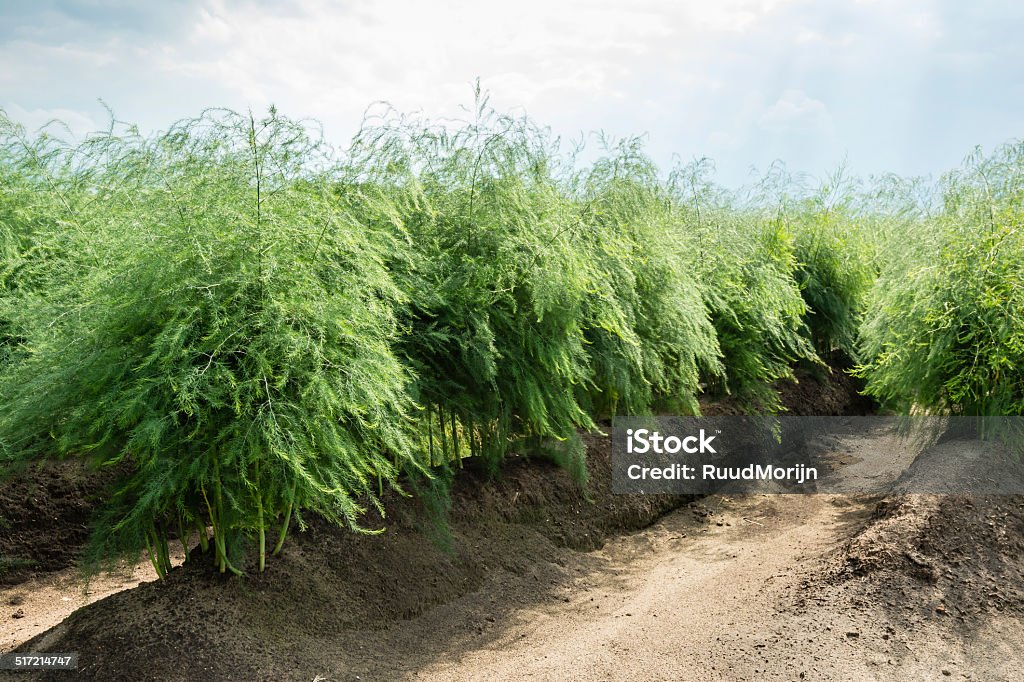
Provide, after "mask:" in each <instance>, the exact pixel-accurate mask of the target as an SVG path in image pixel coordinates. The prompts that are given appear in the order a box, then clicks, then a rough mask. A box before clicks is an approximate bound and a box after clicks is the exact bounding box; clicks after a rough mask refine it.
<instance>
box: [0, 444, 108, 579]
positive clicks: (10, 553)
mask: <svg viewBox="0 0 1024 682" xmlns="http://www.w3.org/2000/svg"><path fill="white" fill-rule="evenodd" d="M113 479H114V476H113V475H112V474H111V473H110V472H97V471H92V470H90V469H88V468H86V467H85V466H84V465H83V464H82V463H81V462H78V461H65V462H44V463H43V464H41V465H39V466H36V467H32V468H30V469H28V470H26V471H24V472H22V473H20V474H18V475H17V476H16V477H12V478H11V479H10V480H8V481H4V482H3V483H0V585H12V584H16V583H19V582H22V581H24V580H27V579H29V578H31V577H33V576H36V575H39V574H43V573H47V572H51V571H59V570H61V569H64V568H67V567H68V566H71V565H73V564H74V563H75V562H76V561H77V560H78V559H79V556H80V554H81V551H82V548H83V547H84V546H85V544H86V542H87V540H88V538H89V530H90V529H89V521H90V518H91V516H92V512H93V510H94V509H96V507H97V505H98V503H99V501H100V500H102V499H103V496H104V494H105V492H106V490H107V489H108V488H109V486H110V484H111V483H112V482H113Z"/></svg>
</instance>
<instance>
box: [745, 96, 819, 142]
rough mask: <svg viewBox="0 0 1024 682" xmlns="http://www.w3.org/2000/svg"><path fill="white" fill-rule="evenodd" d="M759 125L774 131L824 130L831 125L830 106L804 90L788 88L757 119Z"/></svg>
mask: <svg viewBox="0 0 1024 682" xmlns="http://www.w3.org/2000/svg"><path fill="white" fill-rule="evenodd" d="M757 124H758V126H759V127H761V128H763V129H764V130H767V131H769V132H774V133H784V132H790V131H794V130H802V131H807V132H810V131H824V130H827V129H828V128H830V127H831V117H830V116H829V113H828V107H826V106H825V103H824V102H822V101H821V100H817V99H814V98H813V97H809V96H808V95H807V93H806V92H804V91H802V90H786V91H785V92H783V93H782V96H781V97H779V99H778V100H777V101H776V102H775V103H774V104H772V105H770V106H769V107H767V108H766V109H765V110H764V113H762V114H761V116H760V117H759V118H758V119H757Z"/></svg>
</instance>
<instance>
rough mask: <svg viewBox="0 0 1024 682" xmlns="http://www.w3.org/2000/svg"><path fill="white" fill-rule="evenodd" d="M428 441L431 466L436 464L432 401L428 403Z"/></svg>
mask: <svg viewBox="0 0 1024 682" xmlns="http://www.w3.org/2000/svg"><path fill="white" fill-rule="evenodd" d="M427 443H428V446H429V447H428V449H427V452H428V453H429V456H430V466H434V415H433V414H431V412H430V403H427Z"/></svg>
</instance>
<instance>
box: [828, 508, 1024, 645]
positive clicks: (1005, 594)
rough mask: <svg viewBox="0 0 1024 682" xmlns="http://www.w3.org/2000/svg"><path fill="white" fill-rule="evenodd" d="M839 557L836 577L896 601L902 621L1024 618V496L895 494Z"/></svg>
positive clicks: (968, 621)
mask: <svg viewBox="0 0 1024 682" xmlns="http://www.w3.org/2000/svg"><path fill="white" fill-rule="evenodd" d="M840 557H841V563H840V564H839V565H838V567H837V570H836V571H835V572H834V574H833V575H832V576H831V580H832V581H833V582H836V583H845V582H851V583H853V584H854V585H856V586H857V587H858V588H859V589H860V590H862V591H863V592H864V593H865V594H866V595H869V596H874V597H877V598H878V601H880V602H881V603H886V604H889V603H891V604H894V605H897V606H896V607H895V608H893V609H892V612H893V613H892V615H893V617H894V619H895V620H897V621H901V622H907V621H919V620H920V619H921V618H934V617H936V615H938V616H941V617H946V618H951V619H955V620H957V621H959V622H961V623H964V624H971V625H974V624H977V623H978V622H980V621H982V620H984V619H985V618H986V617H987V616H988V615H990V614H991V613H992V612H994V611H1007V612H1015V613H1017V614H1020V615H1024V497H1021V496H1010V495H993V496H976V497H968V496H963V495H941V496H940V495H907V496H903V497H894V498H890V499H887V500H884V501H883V502H881V503H879V504H878V507H877V509H876V512H875V518H874V520H873V522H872V523H871V525H870V526H869V527H868V528H867V529H865V530H864V531H863V532H862V533H860V534H859V535H858V536H856V537H855V538H854V539H853V540H851V541H850V542H849V544H848V545H847V546H846V547H844V548H843V550H842V553H841V555H840ZM908 607H912V608H908Z"/></svg>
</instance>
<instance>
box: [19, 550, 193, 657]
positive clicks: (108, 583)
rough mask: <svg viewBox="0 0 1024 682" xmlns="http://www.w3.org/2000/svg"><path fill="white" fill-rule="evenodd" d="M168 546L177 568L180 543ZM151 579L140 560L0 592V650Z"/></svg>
mask: <svg viewBox="0 0 1024 682" xmlns="http://www.w3.org/2000/svg"><path fill="white" fill-rule="evenodd" d="M171 545H172V546H171V563H172V564H173V565H174V566H178V565H180V564H181V562H182V561H183V560H184V558H185V556H184V554H183V553H182V551H181V545H180V543H177V542H172V543H171ZM153 580H156V571H154V570H153V566H152V564H150V563H149V562H148V561H144V562H140V563H138V564H135V565H134V566H125V567H123V569H122V570H119V571H115V572H111V573H100V574H99V575H96V576H93V577H92V579H90V580H88V581H86V580H84V579H83V578H82V574H81V572H80V571H79V570H78V569H76V568H70V569H67V570H64V571H59V572H57V573H52V574H49V575H46V576H44V577H41V578H33V579H32V580H27V581H25V582H23V583H19V584H17V585H14V586H12V587H7V588H3V589H0V609H2V610H0V651H10V650H11V649H13V648H15V647H16V646H18V645H19V644H21V643H22V642H26V641H28V640H30V639H32V638H33V637H35V636H36V635H38V634H39V633H41V632H45V631H46V630H49V629H50V628H52V627H53V626H54V625H57V624H58V623H60V622H61V621H63V620H64V619H65V618H67V617H68V616H70V615H71V614H72V613H73V612H74V611H76V610H78V609H80V608H81V607H83V606H85V605H86V604H91V603H93V602H95V601H99V600H100V599H103V598H104V597H108V596H110V595H112V594H114V593H116V592H121V591H122V590H128V589H131V588H133V587H136V586H138V585H139V584H141V583H145V582H151V581H153Z"/></svg>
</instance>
